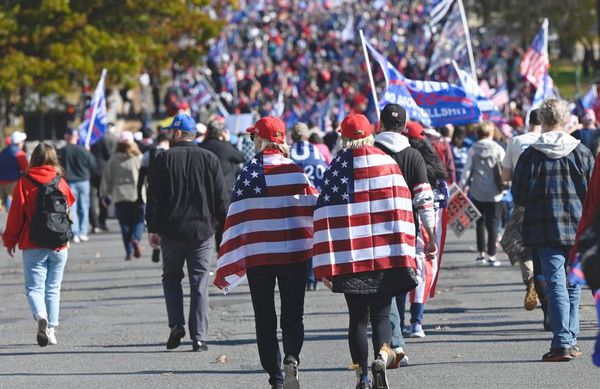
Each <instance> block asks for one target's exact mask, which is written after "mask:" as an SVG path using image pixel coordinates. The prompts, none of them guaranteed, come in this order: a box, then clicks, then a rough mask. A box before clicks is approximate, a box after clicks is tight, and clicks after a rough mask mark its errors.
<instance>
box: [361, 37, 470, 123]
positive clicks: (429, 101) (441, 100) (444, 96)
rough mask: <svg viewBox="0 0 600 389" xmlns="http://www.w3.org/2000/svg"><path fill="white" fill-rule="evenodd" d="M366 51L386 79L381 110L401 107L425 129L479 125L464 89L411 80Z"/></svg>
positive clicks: (381, 56) (380, 58) (450, 85)
mask: <svg viewBox="0 0 600 389" xmlns="http://www.w3.org/2000/svg"><path fill="white" fill-rule="evenodd" d="M367 47H368V48H369V50H370V51H371V54H372V55H373V57H374V58H375V59H376V60H377V62H379V65H380V66H381V67H382V69H383V72H384V75H385V77H386V89H385V94H384V98H383V99H382V100H381V101H380V102H379V105H380V106H381V107H383V106H385V105H386V104H388V103H395V104H399V105H402V106H403V107H404V108H405V109H406V111H407V112H408V115H409V117H410V119H411V120H414V121H420V122H421V123H423V124H424V125H425V126H433V127H442V126H444V125H446V124H453V125H463V124H470V123H478V122H479V121H480V117H481V111H480V109H479V107H478V106H477V101H476V100H475V98H474V97H473V96H470V95H469V94H467V92H465V90H464V89H463V88H461V87H459V86H458V85H453V84H448V83H446V82H435V81H418V80H410V79H408V78H406V77H404V75H402V73H400V71H398V69H396V68H395V67H394V66H393V65H392V64H390V63H389V61H388V60H387V59H385V57H383V55H381V54H379V53H378V52H377V51H376V50H375V49H374V48H373V47H372V46H370V45H369V44H368V43H367Z"/></svg>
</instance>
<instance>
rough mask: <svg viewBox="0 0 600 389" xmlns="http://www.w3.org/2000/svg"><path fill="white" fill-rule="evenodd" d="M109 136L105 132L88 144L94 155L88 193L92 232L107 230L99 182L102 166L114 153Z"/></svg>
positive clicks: (102, 171)
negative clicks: (89, 191) (89, 193)
mask: <svg viewBox="0 0 600 389" xmlns="http://www.w3.org/2000/svg"><path fill="white" fill-rule="evenodd" d="M109 137H112V135H110V134H106V135H105V136H103V137H102V138H100V139H98V141H97V142H96V143H94V144H93V145H91V146H90V152H91V153H92V155H93V156H94V161H95V166H94V169H92V175H91V179H90V184H91V191H92V193H91V195H90V223H91V225H92V233H98V232H101V231H108V226H107V225H106V219H107V218H108V209H107V208H106V207H105V206H104V203H103V202H102V200H101V196H100V184H101V182H102V174H103V173H104V167H105V166H106V163H107V162H108V160H109V159H110V157H111V155H112V154H113V153H114V151H115V146H116V142H115V145H111V143H112V142H111V141H110V140H109Z"/></svg>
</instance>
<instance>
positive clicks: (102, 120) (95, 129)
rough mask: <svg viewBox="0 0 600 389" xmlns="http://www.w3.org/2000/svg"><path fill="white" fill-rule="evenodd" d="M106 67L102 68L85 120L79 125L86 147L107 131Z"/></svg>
mask: <svg viewBox="0 0 600 389" xmlns="http://www.w3.org/2000/svg"><path fill="white" fill-rule="evenodd" d="M105 77H106V69H102V75H101V76H100V81H98V85H96V90H95V91H94V96H93V97H92V102H91V104H90V106H89V108H88V109H87V112H86V113H85V116H84V119H83V122H82V123H81V125H80V126H79V134H80V137H79V140H80V142H82V143H83V144H85V147H90V145H93V144H94V143H96V142H97V141H98V140H99V139H100V138H102V137H103V136H104V134H105V133H106V128H107V122H106V96H105V90H104V79H105Z"/></svg>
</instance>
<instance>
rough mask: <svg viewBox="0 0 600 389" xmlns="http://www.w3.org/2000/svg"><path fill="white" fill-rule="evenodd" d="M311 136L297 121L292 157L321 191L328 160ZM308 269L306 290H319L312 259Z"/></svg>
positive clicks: (307, 266)
mask: <svg viewBox="0 0 600 389" xmlns="http://www.w3.org/2000/svg"><path fill="white" fill-rule="evenodd" d="M309 136H310V132H309V130H308V126H307V125H306V124H304V123H296V124H295V125H294V127H292V142H293V143H292V146H291V147H290V158H291V159H292V161H294V162H295V163H296V164H297V165H298V166H300V167H301V168H302V169H303V170H304V174H306V176H307V177H308V179H309V180H310V183H311V184H312V185H313V186H314V187H315V188H316V189H317V191H319V192H320V191H321V189H322V188H323V174H324V173H325V170H326V169H327V162H326V161H325V157H324V156H323V154H321V152H320V151H319V149H318V148H317V147H316V145H313V144H312V143H309V142H308V139H309ZM306 271H307V280H306V290H307V291H310V290H317V280H316V279H315V273H314V271H313V267H312V260H311V259H309V260H308V261H307V262H306Z"/></svg>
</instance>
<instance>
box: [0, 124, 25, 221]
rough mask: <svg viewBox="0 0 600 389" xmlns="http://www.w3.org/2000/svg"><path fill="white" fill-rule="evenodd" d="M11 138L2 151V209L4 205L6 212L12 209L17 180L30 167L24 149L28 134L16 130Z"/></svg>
mask: <svg viewBox="0 0 600 389" xmlns="http://www.w3.org/2000/svg"><path fill="white" fill-rule="evenodd" d="M9 139H10V144H8V145H7V146H6V147H5V148H4V149H3V150H2V151H1V152H0V209H1V208H2V207H3V206H4V208H5V209H6V212H8V210H9V209H10V202H11V199H12V192H13V189H14V187H15V185H16V184H17V181H18V180H19V178H21V176H22V175H23V173H24V172H25V171H26V170H27V168H28V167H29V163H28V162H27V155H26V154H25V151H23V148H24V146H25V140H26V139H27V135H26V134H25V133H23V132H21V131H15V132H13V133H12V134H11V136H10V137H9Z"/></svg>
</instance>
